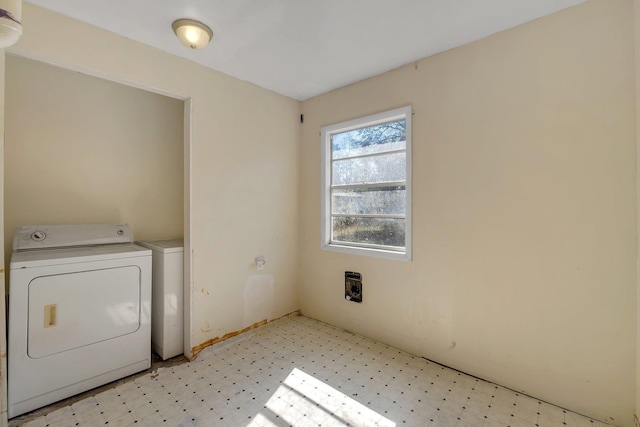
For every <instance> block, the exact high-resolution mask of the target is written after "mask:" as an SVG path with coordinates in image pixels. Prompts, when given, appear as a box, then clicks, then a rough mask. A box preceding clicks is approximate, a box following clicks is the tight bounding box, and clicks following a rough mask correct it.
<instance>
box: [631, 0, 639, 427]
mask: <svg viewBox="0 0 640 427" xmlns="http://www.w3.org/2000/svg"><path fill="white" fill-rule="evenodd" d="M633 6H634V7H633V23H634V30H635V66H636V76H635V77H636V112H635V113H636V115H635V118H636V215H637V221H636V233H637V234H636V236H637V241H636V244H637V246H636V247H637V249H636V284H637V287H636V408H635V409H636V411H635V416H636V425H637V426H640V326H639V325H640V256H638V255H639V254H640V175H639V174H638V171H639V170H640V116H639V114H640V0H634V2H633Z"/></svg>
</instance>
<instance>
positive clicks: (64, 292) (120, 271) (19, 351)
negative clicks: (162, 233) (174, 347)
mask: <svg viewBox="0 0 640 427" xmlns="http://www.w3.org/2000/svg"><path fill="white" fill-rule="evenodd" d="M131 241H132V239H131V234H130V232H129V227H128V226H127V225H126V224H97V225H93V224H92V225H42V226H39V225H36V226H23V227H18V228H17V229H16V234H15V237H14V241H13V254H12V256H11V265H10V268H11V272H10V278H9V280H10V283H9V286H10V290H9V339H8V368H9V369H8V371H9V372H8V412H9V414H8V415H9V418H11V417H15V416H17V415H20V414H23V413H25V412H28V411H31V410H33V409H36V408H39V407H42V406H45V405H48V404H50V403H53V402H56V401H58V400H61V399H64V398H66V397H69V396H72V395H75V394H77V393H80V392H83V391H86V390H89V389H91V388H94V387H97V386H99V385H102V384H105V383H107V382H111V381H114V380H117V379H119V378H122V377H125V376H127V375H131V374H133V373H136V372H139V371H142V370H144V369H147V368H149V367H150V365H151V251H150V250H149V249H145V248H141V247H140V246H137V245H134V244H132V243H131Z"/></svg>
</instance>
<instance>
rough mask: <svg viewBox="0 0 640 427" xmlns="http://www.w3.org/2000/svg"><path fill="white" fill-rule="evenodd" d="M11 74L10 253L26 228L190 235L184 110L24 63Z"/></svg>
mask: <svg viewBox="0 0 640 427" xmlns="http://www.w3.org/2000/svg"><path fill="white" fill-rule="evenodd" d="M6 70H7V71H6V106H7V114H6V118H5V120H6V139H5V191H6V193H5V222H4V226H5V253H7V254H10V253H11V245H12V241H13V234H14V230H15V227H16V226H18V225H29V224H73V223H81V224H82V223H120V222H122V223H128V224H129V226H130V227H131V231H132V234H133V237H134V239H137V240H149V239H159V238H170V237H181V236H182V234H183V228H184V220H183V204H184V202H183V200H184V197H183V186H182V182H183V145H184V144H183V128H184V126H183V110H184V103H183V102H182V101H180V100H177V99H172V98H168V97H165V96H162V95H158V94H155V93H151V92H146V91H143V90H140V89H135V88H132V87H129V86H124V85H121V84H117V83H113V82H110V81H107V80H103V79H99V78H96V77H91V76H88V75H86V74H80V73H75V72H72V71H69V70H65V69H62V68H58V67H54V66H51V65H47V64H44V63H42V62H37V61H33V60H30V59H25V58H21V57H18V56H11V55H9V56H7V68H6Z"/></svg>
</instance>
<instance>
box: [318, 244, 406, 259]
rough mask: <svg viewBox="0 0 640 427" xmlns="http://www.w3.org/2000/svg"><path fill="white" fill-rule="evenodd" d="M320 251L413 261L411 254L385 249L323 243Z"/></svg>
mask: <svg viewBox="0 0 640 427" xmlns="http://www.w3.org/2000/svg"><path fill="white" fill-rule="evenodd" d="M320 249H322V250H324V251H329V252H340V253H345V254H351V255H362V256H369V257H374V258H384V259H392V260H397V261H411V253H410V252H395V251H387V250H384V249H373V248H360V247H356V246H349V245H340V244H336V243H323V244H321V245H320Z"/></svg>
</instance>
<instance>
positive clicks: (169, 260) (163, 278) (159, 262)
mask: <svg viewBox="0 0 640 427" xmlns="http://www.w3.org/2000/svg"><path fill="white" fill-rule="evenodd" d="M136 243H137V244H138V245H140V246H144V247H145V248H149V249H151V250H152V251H153V252H152V254H153V255H152V257H153V267H152V271H153V274H152V280H151V286H152V289H153V290H152V292H151V294H152V297H151V301H152V302H151V312H152V313H153V316H151V345H152V347H153V350H154V351H155V352H156V353H158V354H159V355H160V357H162V360H165V359H169V358H171V357H175V356H178V355H180V354H183V353H184V344H183V339H182V337H183V327H182V325H183V316H182V313H183V308H182V301H183V297H182V296H183V292H184V290H183V289H184V287H183V286H182V284H183V283H184V279H183V259H184V258H183V255H184V242H183V240H182V239H168V240H154V241H149V242H136Z"/></svg>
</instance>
